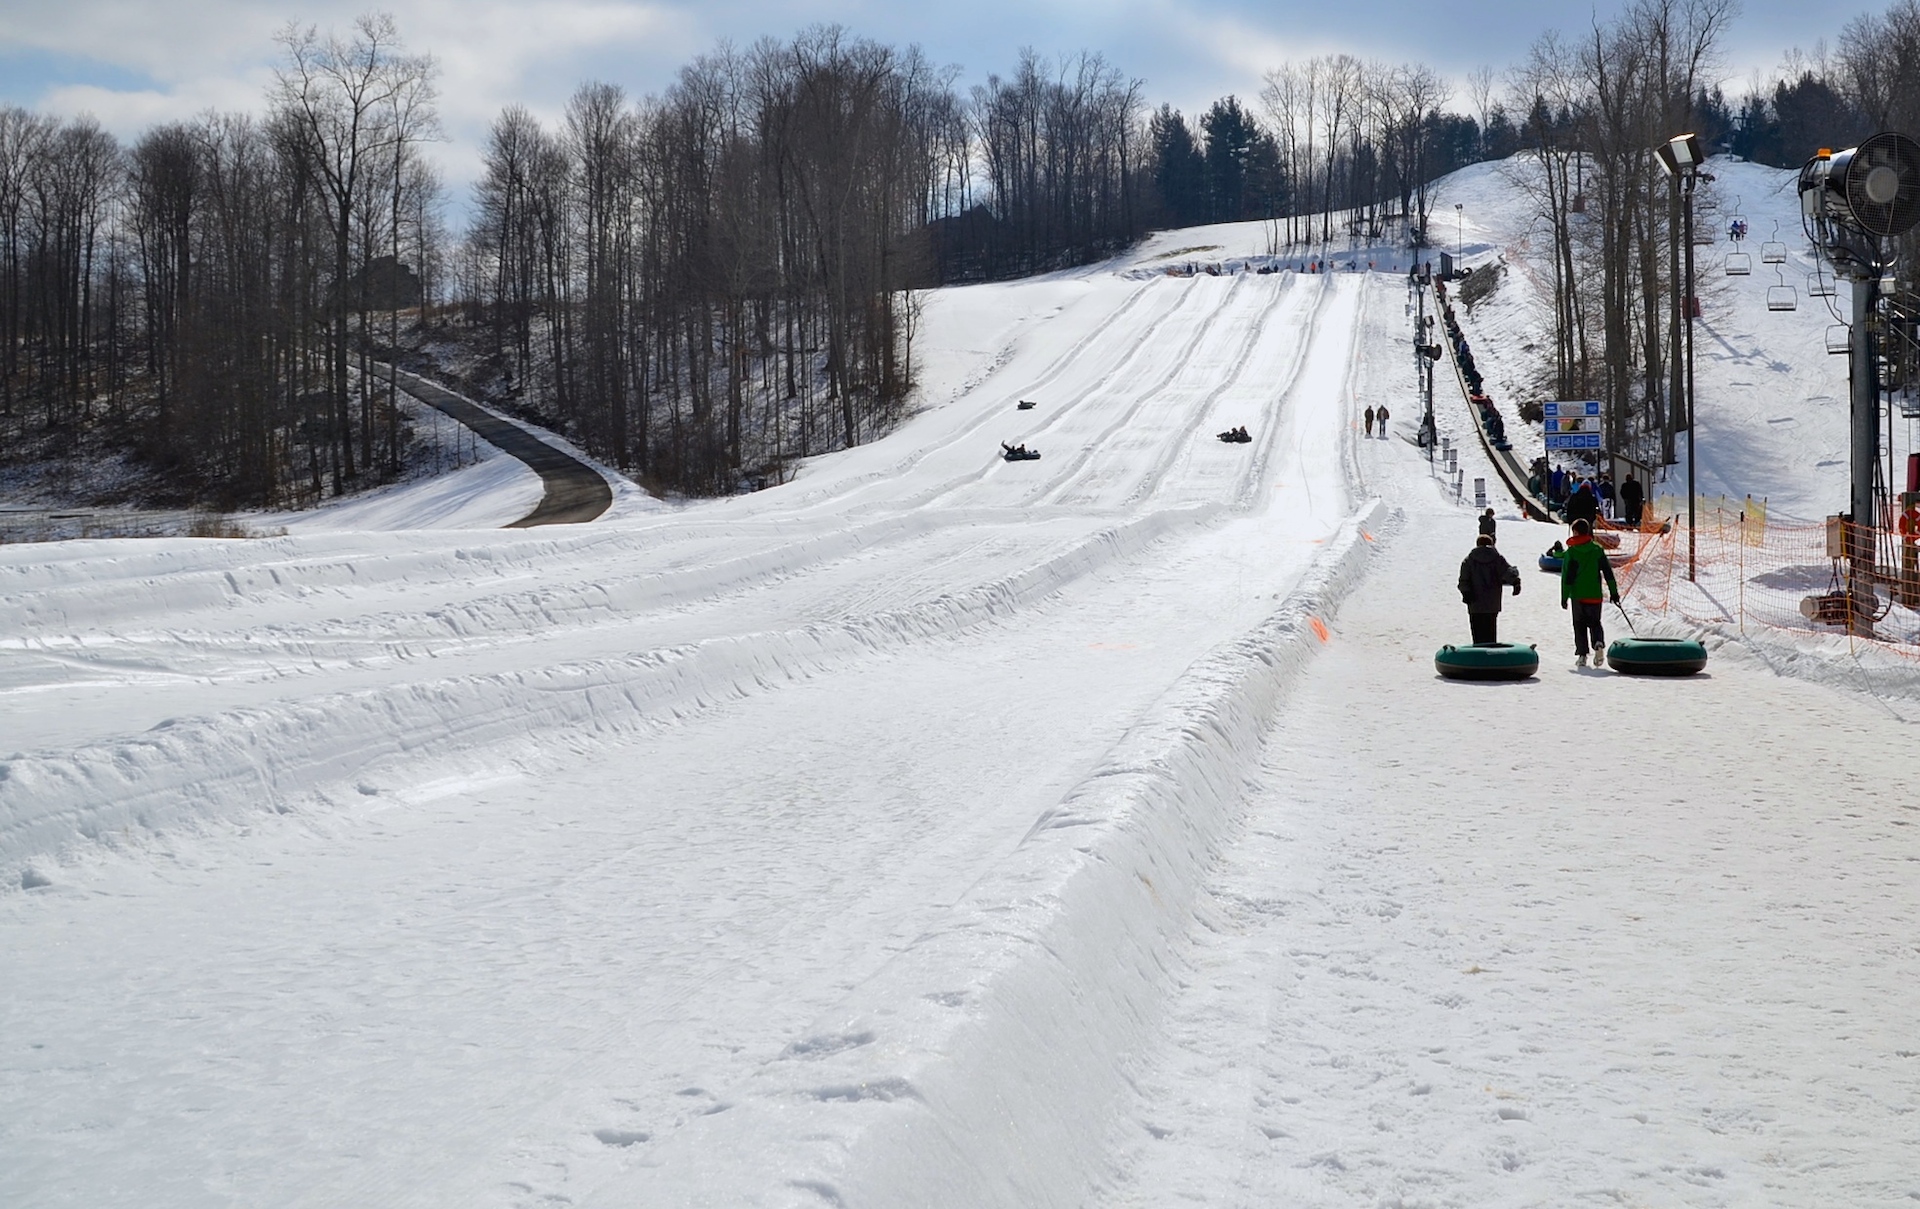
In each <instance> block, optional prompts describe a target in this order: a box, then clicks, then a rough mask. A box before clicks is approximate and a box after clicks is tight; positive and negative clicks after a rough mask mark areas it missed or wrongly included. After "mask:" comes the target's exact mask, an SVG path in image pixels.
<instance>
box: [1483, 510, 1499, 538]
mask: <svg viewBox="0 0 1920 1209" xmlns="http://www.w3.org/2000/svg"><path fill="white" fill-rule="evenodd" d="M1498 523H1499V522H1498V521H1496V520H1494V518H1493V509H1491V508H1489V509H1487V510H1486V511H1485V512H1483V513H1481V514H1480V532H1481V533H1482V534H1484V535H1485V536H1487V537H1494V538H1495V539H1496V540H1498V539H1497V537H1496V535H1495V533H1494V531H1493V530H1494V527H1495V526H1496V525H1497V524H1498Z"/></svg>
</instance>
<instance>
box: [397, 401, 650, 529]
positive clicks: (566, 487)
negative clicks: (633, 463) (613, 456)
mask: <svg viewBox="0 0 1920 1209" xmlns="http://www.w3.org/2000/svg"><path fill="white" fill-rule="evenodd" d="M393 372H396V373H398V374H399V376H400V381H401V383H402V384H403V385H404V386H405V388H406V390H407V393H408V394H411V395H412V396H413V397H414V398H416V399H419V400H420V401H421V402H422V403H425V404H427V405H428V406H431V407H437V408H439V409H440V410H441V411H443V412H445V413H446V414H447V415H449V416H452V417H453V418H454V419H456V420H458V421H459V422H460V423H462V424H465V425H466V426H467V427H468V428H471V429H473V430H474V431H475V432H477V433H479V434H480V435H481V436H482V437H484V438H486V439H487V440H489V441H492V442H493V443H494V444H495V445H497V446H498V447H499V448H500V450H501V451H502V452H503V453H507V454H511V455H512V456H514V457H516V458H519V459H520V460H521V461H523V462H525V463H526V464H527V465H528V466H531V467H532V468H533V470H534V472H535V473H536V474H538V475H539V476H540V481H541V482H543V483H545V484H546V488H547V493H546V495H544V496H542V497H541V499H540V506H539V507H537V508H535V509H534V510H533V511H532V512H529V513H527V515H525V516H523V517H521V518H520V519H519V520H517V521H515V522H513V523H512V524H511V525H508V526H507V528H509V529H531V528H534V527H535V526H537V525H577V524H582V523H584V522H586V521H591V520H597V519H598V518H599V517H600V515H601V514H602V513H604V512H606V510H607V509H608V508H610V507H612V506H613V488H611V487H609V486H607V480H606V479H605V477H603V476H602V475H601V473H600V472H599V471H597V470H595V469H594V468H593V467H591V466H589V465H587V464H586V463H585V462H583V461H581V460H580V459H579V458H576V457H574V456H573V455H572V454H568V453H563V452H561V451H560V450H558V449H555V448H554V447H553V446H551V445H549V444H547V443H546V442H545V441H542V440H541V439H540V438H538V437H536V436H534V435H533V434H532V433H530V432H528V431H527V430H526V429H524V428H522V427H520V426H519V425H518V424H515V423H513V422H512V421H511V420H506V419H502V418H501V417H499V416H497V415H494V414H493V413H492V412H490V411H488V410H487V409H486V408H484V407H481V406H480V405H479V404H477V403H475V402H473V401H472V400H471V399H466V398H463V397H462V396H460V395H456V394H454V393H453V392H452V391H450V390H448V389H447V388H446V387H444V386H440V385H437V384H436V383H433V382H430V381H428V380H427V379H425V378H422V377H421V376H420V375H419V374H412V373H408V372H407V371H406V370H404V369H403V370H397V371H393Z"/></svg>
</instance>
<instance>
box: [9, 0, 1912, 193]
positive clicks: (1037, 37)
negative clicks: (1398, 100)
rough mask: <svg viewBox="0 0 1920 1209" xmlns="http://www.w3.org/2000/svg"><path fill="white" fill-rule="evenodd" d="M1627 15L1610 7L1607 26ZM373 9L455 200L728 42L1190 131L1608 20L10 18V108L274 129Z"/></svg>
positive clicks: (972, 7) (1159, 9) (903, 13)
mask: <svg viewBox="0 0 1920 1209" xmlns="http://www.w3.org/2000/svg"><path fill="white" fill-rule="evenodd" d="M1618 6H1619V0H1602V3H1601V5H1600V6H1599V8H1598V9H1597V12H1598V15H1599V16H1600V18H1601V19H1603V20H1604V19H1607V18H1609V17H1610V16H1612V14H1613V13H1614V12H1615V11H1617V8H1618ZM1884 7H1885V5H1884V3H1881V4H1863V3H1858V2H1857V0H1835V2H1834V3H1830V4H1821V5H1809V4H1805V3H1792V2H1789V0H1744V11H1743V15H1742V16H1741V18H1740V20H1739V21H1738V23H1737V24H1736V25H1735V26H1734V28H1733V30H1732V32H1731V34H1730V36H1729V38H1728V41H1727V59H1728V69H1727V70H1728V74H1729V76H1730V80H1729V84H1730V87H1731V90H1733V91H1739V90H1740V88H1741V86H1742V83H1743V81H1745V80H1746V79H1747V78H1748V77H1749V76H1750V75H1751V74H1752V73H1753V72H1755V71H1761V72H1766V71H1771V70H1772V69H1773V68H1774V67H1775V66H1776V65H1777V64H1778V63H1779V61H1780V59H1781V56H1782V53H1783V52H1784V51H1785V50H1787V49H1788V48H1790V47H1794V46H1801V47H1807V48H1811V47H1812V46H1813V45H1814V44H1815V43H1816V42H1818V41H1819V40H1821V39H1827V40H1829V41H1831V40H1832V39H1833V38H1834V36H1835V35H1836V34H1837V32H1838V30H1839V28H1840V27H1841V26H1842V25H1844V24H1845V22H1846V21H1847V20H1848V19H1850V18H1851V17H1853V16H1855V15H1857V14H1858V13H1861V12H1867V11H1878V10H1880V9H1883V8H1884ZM371 8H383V9H384V10H385V11H388V12H391V13H393V14H394V16H395V17H396V18H397V20H398V22H399V25H400V29H401V32H402V34H403V35H404V37H405V38H406V41H407V44H408V46H409V47H410V48H411V49H414V50H418V51H426V52H429V53H431V54H432V55H434V56H435V58H436V59H437V60H438V61H439V63H440V67H441V76H440V92H441V101H440V109H441V113H442V116H443V120H444V125H445V126H446V131H447V136H448V141H447V143H446V144H445V145H444V146H442V147H441V148H440V152H439V154H440V159H441V163H442V166H443V168H444V170H445V172H446V175H447V177H448V179H449V182H450V183H451V184H453V185H454V186H455V188H456V189H464V187H465V184H466V182H467V181H468V180H470V179H471V177H472V175H473V172H474V164H475V161H476V159H477V155H478V148H479V145H480V142H481V140H482V139H483V138H484V134H485V130H486V126H487V123H488V122H489V121H491V120H492V118H493V117H494V115H495V114H497V113H498V112H499V110H500V108H501V106H503V105H506V104H509V103H512V102H519V103H521V104H524V105H527V106H528V107H529V108H531V109H533V110H534V111H535V112H536V113H540V114H543V115H548V116H557V115H558V113H559V112H560V109H561V107H562V106H563V105H564V104H565V101H566V98H567V96H568V95H569V94H570V93H571V92H572V91H573V90H574V89H575V88H576V87H577V86H578V85H579V84H580V83H581V82H583V81H586V80H609V81H612V82H614V83H616V84H620V85H622V86H623V87H625V88H626V89H627V90H628V91H629V92H631V93H634V94H642V95H643V94H647V93H653V92H658V91H661V90H662V89H663V88H665V87H666V85H668V84H669V83H670V82H671V81H672V78H673V74H674V72H675V70H676V69H677V68H678V67H679V66H680V65H681V64H682V63H684V62H685V61H686V60H687V59H689V58H690V57H692V56H693V55H696V54H699V53H701V52H703V51H706V50H709V49H711V48H712V47H713V46H714V45H715V44H716V43H718V42H719V41H721V40H722V39H728V40H732V41H733V42H736V43H740V44H745V43H750V42H752V41H754V40H755V39H757V38H759V37H761V36H763V35H772V36H775V37H780V38H785V37H789V36H791V35H792V34H793V33H795V32H796V31H798V30H800V29H801V28H804V27H805V26H807V25H811V24H817V23H827V22H831V23H839V24H841V25H844V26H846V27H847V28H849V29H850V30H852V31H853V32H854V33H856V34H860V35H862V36H865V37H869V38H873V39H875V40H878V41H882V42H887V43H892V44H896V45H904V44H907V43H917V44H919V45H920V46H921V47H922V48H923V49H924V50H925V51H926V52H927V54H928V56H929V57H930V58H932V59H933V60H935V61H936V62H941V63H952V64H957V65H958V66H959V67H960V68H961V69H962V73H963V74H962V83H963V84H965V83H971V82H974V81H978V80H981V79H984V78H985V77H986V76H987V75H988V74H989V73H992V72H996V71H1005V70H1006V69H1007V67H1008V66H1009V65H1010V64H1011V63H1012V62H1013V60H1014V57H1015V55H1016V54H1017V53H1018V50H1019V48H1020V47H1022V46H1032V47H1033V48H1035V49H1036V50H1038V51H1040V52H1041V53H1043V54H1049V55H1051V54H1061V53H1071V52H1075V51H1079V50H1083V49H1084V50H1094V51H1098V52H1100V53H1102V54H1104V55H1105V56H1106V57H1107V58H1108V60H1109V61H1111V62H1112V63H1114V64H1115V65H1116V66H1118V67H1120V68H1121V69H1123V70H1124V71H1126V72H1127V73H1129V74H1130V75H1133V76H1137V77H1139V78H1141V79H1144V80H1145V81H1146V94H1147V96H1148V97H1149V98H1150V99H1151V100H1152V101H1153V102H1154V103H1156V104H1157V103H1159V102H1162V101H1166V102H1170V103H1172V104H1173V105H1175V106H1176V107H1179V108H1181V109H1183V110H1186V111H1187V112H1188V113H1189V114H1192V113H1195V112H1197V111H1198V110H1199V109H1202V108H1204V107H1205V106H1206V105H1207V104H1208V103H1209V102H1210V101H1211V100H1212V99H1214V98H1215V97H1219V96H1222V95H1225V94H1227V93H1230V92H1232V93H1238V94H1240V95H1241V96H1243V97H1251V96H1252V95H1253V94H1255V93H1257V92H1258V90H1259V81H1260V75H1261V73H1262V72H1263V71H1265V70H1266V69H1267V68H1269V67H1272V66H1275V65H1276V64H1278V63H1280V62H1282V61H1284V60H1286V59H1289V58H1300V57H1305V56H1309V55H1314V54H1321V53H1325V52H1329V51H1346V52H1349V53H1352V54H1354V55H1357V56H1360V57H1362V58H1382V59H1391V60H1408V59H1418V60H1421V61H1424V62H1427V63H1430V64H1432V65H1433V66H1435V67H1437V68H1439V69H1441V70H1442V71H1443V72H1446V73H1447V74H1449V75H1451V76H1454V77H1456V78H1461V77H1464V75H1465V73H1466V72H1467V71H1469V70H1471V69H1472V68H1474V67H1476V66H1478V65H1481V64H1486V65H1490V66H1493V67H1495V68H1497V69H1503V68H1505V67H1506V66H1508V65H1510V64H1512V63H1513V62H1515V61H1517V60H1519V59H1520V58H1521V57H1523V56H1524V54H1525V53H1526V49H1527V47H1528V45H1529V44H1530V43H1531V42H1532V41H1533V40H1534V39H1535V38H1537V37H1538V36H1539V35H1540V34H1541V33H1542V32H1544V31H1545V30H1546V29H1547V28H1548V27H1549V26H1550V25H1551V26H1554V27H1557V28H1560V29H1562V30H1565V31H1568V32H1575V33H1577V32H1578V31H1579V30H1580V29H1581V28H1583V27H1586V26H1588V25H1590V23H1591V22H1592V20H1593V19H1594V16H1595V13H1596V9H1594V8H1592V7H1588V6H1585V5H1564V6H1563V5H1552V4H1539V3H1529V2H1527V0H1481V2H1474V0H1464V2H1462V3H1458V4H1454V5H1450V6H1449V5H1439V4H1433V3H1414V2H1413V0H1373V2H1372V3H1369V4H1354V3H1339V2H1337V0H1331V2H1330V0H1264V2H1255V0H957V2H955V0H948V2H946V3H939V2H924V0H923V2H919V3H901V2H891V3H888V2H881V0H386V3H384V4H382V3H380V0H197V2H194V3H182V2H180V0H4V4H3V5H0V103H10V104H14V105H21V106H26V107H29V108H33V109H38V110H41V111H43V112H53V113H60V114H76V113H80V112H91V113H92V114H94V115H95V116H96V117H98V118H99V119H100V121H101V122H102V123H103V124H105V125H106V126H107V127H108V128H109V129H111V130H113V131H114V132H115V133H117V134H119V135H121V136H122V137H131V136H135V135H137V134H138V133H139V132H140V131H141V130H143V129H145V128H146V127H148V126H149V125H151V124H152V123H154V122H156V121H161V120H166V119H169V118H176V117H186V116H191V115H193V114H195V113H198V112H201V111H203V110H206V109H208V108H216V109H222V110H236V109H238V110H252V111H257V110H258V109H259V108H260V107H261V98H262V96H263V94H264V92H265V90H266V87H267V84H268V82H269V81H270V79H271V77H272V71H273V66H274V64H275V62H276V61H277V55H278V53H279V52H278V47H277V46H276V44H275V41H274V35H275V33H276V32H277V31H278V30H280V29H281V28H283V27H285V26H286V25H287V23H288V22H289V21H298V22H300V23H302V24H313V25H318V26H320V27H321V28H323V29H325V28H329V27H332V28H337V29H340V30H342V31H345V30H346V29H347V28H348V27H349V26H350V24H351V23H352V20H353V18H354V16H355V15H357V14H359V13H362V12H365V11H368V10H369V9H371ZM1460 108H1462V109H1465V108H1466V105H1465V104H1464V101H1463V102H1461V104H1460Z"/></svg>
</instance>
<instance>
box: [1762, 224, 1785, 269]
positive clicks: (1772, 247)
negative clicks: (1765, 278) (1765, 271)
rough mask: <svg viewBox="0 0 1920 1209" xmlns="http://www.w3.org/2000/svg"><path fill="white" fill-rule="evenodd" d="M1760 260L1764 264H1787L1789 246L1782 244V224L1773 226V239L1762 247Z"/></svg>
mask: <svg viewBox="0 0 1920 1209" xmlns="http://www.w3.org/2000/svg"><path fill="white" fill-rule="evenodd" d="M1760 260H1761V263H1763V264H1785V263H1787V245H1786V244H1784V243H1781V242H1780V224H1779V223H1777V222H1776V223H1774V224H1773V238H1772V239H1769V240H1768V241H1767V242H1765V243H1763V244H1761V245H1760Z"/></svg>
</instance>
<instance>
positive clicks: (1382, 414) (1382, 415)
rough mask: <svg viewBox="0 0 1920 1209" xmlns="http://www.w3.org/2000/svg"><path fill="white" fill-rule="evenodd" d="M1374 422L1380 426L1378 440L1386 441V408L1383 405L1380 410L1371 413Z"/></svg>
mask: <svg viewBox="0 0 1920 1209" xmlns="http://www.w3.org/2000/svg"><path fill="white" fill-rule="evenodd" d="M1373 419H1374V422H1375V423H1377V424H1379V425H1380V439H1381V440H1383V441H1384V440H1386V439H1387V408H1386V405H1385V404H1384V403H1383V404H1381V406H1380V410H1379V411H1376V412H1374V413H1373Z"/></svg>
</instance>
